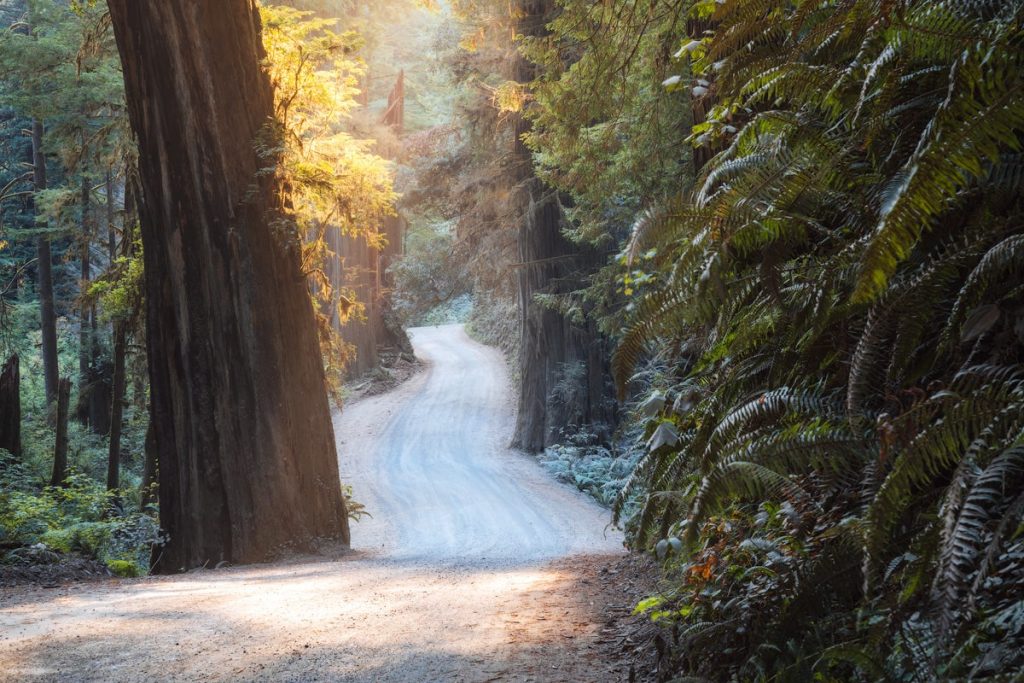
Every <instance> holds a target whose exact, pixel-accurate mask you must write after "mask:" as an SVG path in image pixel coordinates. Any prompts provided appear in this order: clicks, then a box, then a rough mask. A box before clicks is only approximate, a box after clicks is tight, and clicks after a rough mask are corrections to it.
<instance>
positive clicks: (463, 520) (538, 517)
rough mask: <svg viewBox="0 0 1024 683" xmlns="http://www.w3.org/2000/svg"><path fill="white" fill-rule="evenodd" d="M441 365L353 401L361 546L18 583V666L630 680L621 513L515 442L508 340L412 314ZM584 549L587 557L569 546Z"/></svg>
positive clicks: (346, 423)
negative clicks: (87, 579)
mask: <svg viewBox="0 0 1024 683" xmlns="http://www.w3.org/2000/svg"><path fill="white" fill-rule="evenodd" d="M412 339H413V343H414V345H415V347H416V352H417V354H418V355H419V356H420V357H421V358H422V359H423V361H424V363H426V365H427V367H426V369H425V370H424V371H423V372H421V373H420V374H419V375H417V376H416V377H414V378H412V379H411V380H410V381H408V382H406V383H405V384H403V385H402V386H401V387H399V388H398V389H396V390H395V391H392V392H388V393H387V394H383V395H381V396H377V397H374V398H368V399H364V400H361V401H358V402H355V403H353V404H352V405H351V406H349V407H348V408H346V410H345V411H344V413H339V414H336V415H335V428H336V433H337V435H338V445H339V452H340V455H341V459H340V464H341V473H342V478H343V479H344V480H345V481H346V482H349V483H351V484H353V486H354V489H355V496H356V498H357V499H358V500H360V501H361V502H363V503H364V504H366V506H367V508H368V509H369V510H370V512H371V513H373V515H374V517H373V519H364V520H363V521H361V522H359V523H358V524H355V525H354V527H353V530H352V545H353V547H354V549H355V551H356V552H348V553H342V554H341V555H339V556H333V555H328V556H324V557H305V556H303V557H296V558H291V559H285V560H282V561H280V562H276V563H273V564H265V565H251V566H246V567H228V568H224V569H218V570H198V571H193V572H189V573H188V574H181V575H177V576H160V577H147V578H145V579H134V580H116V581H105V582H98V583H83V584H70V585H66V586H59V587H56V588H47V589H41V588H38V587H33V586H21V587H15V588H13V589H9V590H7V589H0V662H3V663H4V666H3V667H0V683H2V682H5V681H12V682H14V681H17V682H18V683H21V682H23V681H33V682H36V681H45V682H46V683H50V682H51V681H52V682H54V683H58V682H59V683H63V681H76V682H85V683H109V682H111V681H114V682H117V683H122V682H123V683H147V682H148V681H152V680H160V681H182V682H183V683H184V682H186V681H188V682H190V681H231V682H234V681H245V682H250V681H251V682H253V683H255V682H260V683H265V682H269V681H274V682H277V681H286V682H294V683H300V682H301V683H306V682H308V681H339V682H341V683H421V682H423V681H437V682H443V683H449V682H450V683H481V682H483V681H491V682H496V681H509V682H511V681H522V680H529V681H535V682H538V683H565V681H587V682H590V681H595V682H598V681H600V682H603V681H619V680H625V678H626V671H625V670H624V669H623V667H620V666H619V665H618V664H616V663H615V662H613V661H606V660H605V657H604V655H605V654H607V650H608V648H609V647H610V646H609V645H608V644H607V643H608V642H609V641H608V636H607V632H608V628H609V623H610V622H609V618H610V611H609V610H611V609H614V610H618V613H620V614H621V613H628V612H629V608H630V607H631V605H623V604H620V603H619V602H617V601H618V596H617V594H616V598H615V599H614V600H611V601H610V599H609V598H608V597H607V596H605V595H604V594H603V593H602V587H605V584H606V582H607V578H606V577H604V575H603V574H602V573H601V572H602V571H604V570H602V567H607V566H608V565H609V563H614V562H616V561H617V560H618V558H617V557H616V555H618V554H621V553H622V552H623V551H622V547H621V536H620V535H619V534H618V533H617V532H609V533H607V534H605V533H604V529H605V525H606V523H607V519H608V514H607V511H605V510H601V509H600V508H598V507H597V506H596V505H595V504H593V503H592V502H591V501H590V500H589V499H587V498H584V497H583V496H582V494H579V493H578V492H577V491H575V490H572V489H569V488H568V487H565V486H562V485H560V484H557V483H555V482H554V481H553V480H552V479H551V478H550V477H548V476H547V475H546V473H545V472H544V471H543V470H541V469H540V467H538V466H537V464H536V462H535V461H534V460H532V459H531V458H528V457H526V456H524V455H521V454H519V453H515V452H513V451H510V450H509V449H508V448H506V446H505V445H506V444H507V443H508V441H509V437H510V433H511V428H512V421H511V420H512V417H511V416H512V415H513V410H512V405H511V403H512V402H511V398H510V396H509V393H508V383H507V379H506V373H505V366H504V362H503V360H502V358H501V356H500V355H499V354H498V353H496V352H495V351H493V350H491V349H488V348H486V347H483V346H480V345H479V344H476V343H474V342H473V341H471V340H470V339H469V338H468V337H466V335H465V333H464V332H463V331H462V329H461V328H459V327H442V328H430V329H418V330H414V331H413V332H412ZM570 556H571V557H570Z"/></svg>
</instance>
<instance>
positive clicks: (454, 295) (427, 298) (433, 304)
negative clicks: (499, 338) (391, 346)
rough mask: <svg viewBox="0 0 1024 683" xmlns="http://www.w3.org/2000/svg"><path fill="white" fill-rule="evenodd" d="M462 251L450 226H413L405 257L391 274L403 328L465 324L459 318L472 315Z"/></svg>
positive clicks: (413, 224) (406, 245) (396, 311)
mask: <svg viewBox="0 0 1024 683" xmlns="http://www.w3.org/2000/svg"><path fill="white" fill-rule="evenodd" d="M458 247H459V245H458V244H457V242H456V240H455V236H454V234H453V232H452V226H451V224H450V222H447V221H445V222H432V221H422V222H421V223H419V224H417V222H414V223H412V224H411V225H410V227H409V230H408V232H407V234H406V240H405V253H404V254H403V255H402V258H401V260H399V261H398V262H397V263H395V264H394V265H393V266H392V267H391V269H390V271H389V272H390V274H391V276H392V277H393V278H394V282H395V288H394V292H393V294H392V307H393V308H394V311H395V313H396V314H397V315H398V317H399V319H400V320H401V321H402V322H403V324H406V325H437V324H445V323H452V322H464V320H459V319H455V318H458V317H459V316H460V315H461V316H463V317H464V316H465V314H466V313H468V311H467V310H465V309H466V306H465V300H466V297H467V296H468V294H469V288H470V283H469V276H468V274H467V272H466V265H465V258H463V257H462V256H461V255H460V254H459V253H458Z"/></svg>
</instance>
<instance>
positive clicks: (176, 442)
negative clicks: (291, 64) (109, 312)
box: [110, 0, 348, 571]
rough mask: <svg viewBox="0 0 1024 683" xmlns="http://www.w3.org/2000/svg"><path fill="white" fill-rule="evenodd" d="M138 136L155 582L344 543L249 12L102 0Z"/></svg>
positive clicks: (309, 329)
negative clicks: (162, 541) (212, 566)
mask: <svg viewBox="0 0 1024 683" xmlns="http://www.w3.org/2000/svg"><path fill="white" fill-rule="evenodd" d="M110 12H111V17H112V19H113V24H114V31H115V35H116V37H117V42H118V47H119V49H120V52H121V60H122V63H123V66H124V75H125V85H126V89H127V93H128V103H129V111H130V115H131V120H132V124H133V127H134V128H135V131H136V133H137V135H138V138H139V151H140V160H139V171H140V176H141V180H142V186H143V202H142V211H141V219H142V221H141V223H142V238H143V244H144V253H145V271H146V300H147V343H148V347H149V364H150V382H151V397H152V402H153V411H152V412H153V418H154V434H155V440H156V444H157V450H158V453H157V458H158V460H159V470H160V474H159V476H160V515H161V523H162V525H163V526H164V528H165V529H166V530H167V531H168V532H169V534H170V541H169V543H168V545H167V546H166V547H165V548H164V549H163V551H162V554H161V555H160V557H159V562H158V564H157V569H158V570H162V571H174V570H178V569H183V568H189V567H195V566H199V565H203V564H205V563H208V562H212V563H216V562H218V561H221V560H227V561H231V562H245V561H254V560H260V559H263V558H265V557H267V556H268V555H270V554H272V553H273V552H274V551H276V550H277V549H279V548H281V547H283V546H286V545H287V546H290V547H293V548H295V547H298V548H309V547H312V546H314V545H315V543H316V541H317V540H318V539H320V538H323V537H332V538H336V539H341V540H342V541H344V542H347V541H348V523H347V519H346V515H345V506H344V501H343V499H342V494H341V488H340V483H339V479H338V465H337V457H336V453H335V445H334V435H333V430H332V426H331V420H330V413H329V410H328V403H327V396H326V393H325V388H324V371H323V366H322V363H321V358H320V353H319V347H318V342H317V332H316V328H315V325H314V317H313V309H312V305H311V302H310V299H309V295H308V292H307V286H306V278H305V277H304V276H303V274H302V271H301V269H300V267H299V253H300V250H301V245H300V243H299V241H298V239H297V234H296V230H295V227H294V222H293V221H292V220H291V219H290V217H289V216H288V215H287V214H286V211H285V210H284V208H283V207H282V195H283V193H282V190H283V188H284V182H283V181H282V179H281V178H280V177H278V174H277V173H276V172H275V169H274V165H275V161H276V159H275V158H273V156H271V155H270V154H269V153H268V152H266V150H267V149H271V148H273V147H274V146H275V143H274V140H273V138H272V133H273V131H274V130H275V128H276V126H273V125H268V124H271V122H272V117H273V114H274V100H273V93H272V89H271V86H270V82H269V79H268V77H267V74H266V73H265V72H264V71H263V69H262V68H261V61H262V59H263V57H264V52H263V49H262V46H261V42H260V32H261V26H260V19H259V15H258V12H257V9H256V5H255V3H254V2H252V1H251V0H223V1H221V2H216V3H211V2H201V1H200V0H166V1H164V2H158V3H140V2H136V1H135V0H113V1H112V2H110Z"/></svg>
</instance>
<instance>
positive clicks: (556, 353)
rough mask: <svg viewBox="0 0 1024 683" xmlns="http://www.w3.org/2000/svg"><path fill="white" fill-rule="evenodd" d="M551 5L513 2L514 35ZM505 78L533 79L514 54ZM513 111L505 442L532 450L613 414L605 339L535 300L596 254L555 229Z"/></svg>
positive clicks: (555, 217) (532, 68)
mask: <svg viewBox="0 0 1024 683" xmlns="http://www.w3.org/2000/svg"><path fill="white" fill-rule="evenodd" d="M554 10H555V3H554V2H553V1H552V0H521V2H520V3H519V11H518V13H517V14H516V17H517V19H518V20H517V27H516V28H517V31H518V33H520V34H521V35H522V36H525V37H527V38H540V37H542V36H544V35H545V34H546V33H547V31H548V29H547V23H548V21H549V20H550V19H551V17H552V16H553V12H554ZM511 76H512V78H513V79H514V80H515V81H517V82H518V83H529V82H531V81H533V80H534V79H535V78H536V77H537V67H536V65H535V64H534V63H533V62H531V61H530V60H529V59H527V58H526V57H524V56H522V55H521V54H517V55H516V58H515V59H514V61H513V62H512V73H511ZM515 117H516V118H515V120H514V122H513V123H514V127H515V140H514V143H513V144H514V146H515V147H514V151H513V163H512V169H513V170H512V174H513V180H514V182H515V184H516V185H517V186H518V187H520V188H521V192H522V195H521V209H520V211H521V213H520V217H519V237H518V244H519V255H520V259H521V261H522V265H521V267H520V268H519V270H518V284H519V307H520V314H521V328H520V329H521V333H522V338H521V342H520V347H519V349H520V372H521V377H522V379H521V382H520V391H519V411H518V416H517V420H516V430H515V435H514V437H513V442H514V444H515V445H516V446H518V447H519V448H522V449H524V450H527V451H531V452H536V451H542V450H544V448H545V447H546V446H550V445H553V444H555V443H558V442H559V441H561V440H562V439H563V438H564V436H565V434H564V430H565V429H567V428H568V427H570V426H571V425H574V426H580V425H590V426H594V427H597V428H599V429H600V427H601V425H605V426H607V425H610V424H611V423H612V422H614V419H615V415H614V407H613V405H612V404H611V401H609V400H607V399H608V398H609V394H610V387H609V386H608V385H607V383H606V382H605V377H606V376H607V367H608V360H607V353H606V345H605V342H604V340H603V339H602V338H601V336H600V334H599V332H598V330H597V326H596V324H594V323H593V322H587V321H574V320H571V319H570V318H569V317H568V316H566V315H565V314H564V313H563V312H562V311H559V310H556V309H555V308H554V307H552V306H551V305H549V304H546V303H544V302H542V301H540V300H539V297H545V296H546V297H552V296H554V295H561V294H567V293H568V292H571V291H572V290H574V289H578V288H580V287H582V286H584V277H585V276H587V275H590V274H592V273H593V272H595V271H596V270H597V269H598V268H600V266H601V265H602V263H603V257H602V256H601V255H600V254H599V253H597V251H596V250H594V249H591V248H590V247H588V246H586V245H580V244H577V243H574V242H572V241H570V240H568V239H567V238H566V237H565V235H564V234H563V229H564V227H565V225H564V220H563V215H562V214H563V212H562V203H561V202H560V201H559V197H558V194H557V193H556V192H553V191H552V190H551V189H550V188H548V187H545V186H544V184H543V183H542V182H541V181H540V180H539V179H538V178H537V177H536V176H535V174H534V170H533V164H532V163H531V152H530V150H529V148H528V147H527V146H526V144H525V141H524V139H523V138H524V136H525V135H526V134H527V133H528V131H529V123H528V121H527V119H526V118H525V116H523V114H522V113H521V112H519V113H516V114H515Z"/></svg>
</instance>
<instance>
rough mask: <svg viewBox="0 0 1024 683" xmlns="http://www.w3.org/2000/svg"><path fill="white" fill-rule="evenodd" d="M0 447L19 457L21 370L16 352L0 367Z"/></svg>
mask: <svg viewBox="0 0 1024 683" xmlns="http://www.w3.org/2000/svg"><path fill="white" fill-rule="evenodd" d="M0 448H2V449H4V450H5V451H8V452H9V453H11V454H13V455H14V456H16V457H21V370H20V364H19V359H18V354H14V355H12V356H11V357H10V358H8V359H7V362H6V363H4V365H3V368H2V369H0Z"/></svg>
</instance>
